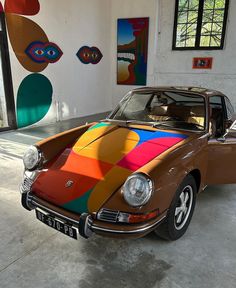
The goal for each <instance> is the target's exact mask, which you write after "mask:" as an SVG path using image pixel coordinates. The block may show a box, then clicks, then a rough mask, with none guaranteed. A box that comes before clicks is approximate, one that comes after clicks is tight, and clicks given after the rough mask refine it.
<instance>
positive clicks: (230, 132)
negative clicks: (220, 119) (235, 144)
mask: <svg viewBox="0 0 236 288" xmlns="http://www.w3.org/2000/svg"><path fill="white" fill-rule="evenodd" d="M228 123H229V122H228ZM226 124H227V123H226ZM227 136H228V137H232V138H236V120H235V121H234V122H233V123H232V122H231V126H229V128H228V129H227V130H226V133H225V135H224V137H227Z"/></svg>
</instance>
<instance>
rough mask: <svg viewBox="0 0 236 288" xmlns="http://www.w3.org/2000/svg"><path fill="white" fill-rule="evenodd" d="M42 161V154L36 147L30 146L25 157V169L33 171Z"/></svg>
mask: <svg viewBox="0 0 236 288" xmlns="http://www.w3.org/2000/svg"><path fill="white" fill-rule="evenodd" d="M40 160H41V153H40V152H39V150H38V149H37V148H36V147H35V146H30V147H29V149H28V150H27V151H26V152H25V155H24V157H23V162H24V165H25V169H27V170H33V169H34V168H36V167H37V166H38V164H39V162H40Z"/></svg>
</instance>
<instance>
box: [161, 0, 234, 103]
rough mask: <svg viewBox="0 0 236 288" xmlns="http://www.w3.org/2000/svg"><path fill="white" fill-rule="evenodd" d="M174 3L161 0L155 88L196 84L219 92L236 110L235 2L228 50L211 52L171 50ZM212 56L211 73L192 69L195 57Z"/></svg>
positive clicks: (230, 24)
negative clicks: (223, 94) (225, 96)
mask: <svg viewBox="0 0 236 288" xmlns="http://www.w3.org/2000/svg"><path fill="white" fill-rule="evenodd" d="M174 11H175V1H173V0H160V1H159V12H158V17H159V18H160V22H159V23H161V24H160V26H159V32H160V33H159V37H158V45H157V55H156V58H155V85H180V86H182V85H194V86H202V87H207V88H212V89H217V90H220V91H222V92H223V93H225V94H226V95H228V96H229V97H230V98H231V100H232V102H233V103H234V106H235V107H236V33H235V27H236V18H235V15H236V1H234V0H233V1H230V8H229V18H228V26H227V34H226V41H225V47H224V49H223V50H215V51H214V50H212V51H172V36H173V25H174ZM208 56H210V57H213V58H214V60H213V61H214V62H213V69H212V70H193V69H192V58H193V57H208Z"/></svg>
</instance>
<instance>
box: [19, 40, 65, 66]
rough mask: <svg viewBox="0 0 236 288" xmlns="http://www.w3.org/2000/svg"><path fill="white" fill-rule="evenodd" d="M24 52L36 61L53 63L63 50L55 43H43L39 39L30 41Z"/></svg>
mask: <svg viewBox="0 0 236 288" xmlns="http://www.w3.org/2000/svg"><path fill="white" fill-rule="evenodd" d="M25 53H26V54H27V55H28V56H29V57H30V58H31V60H33V61H34V62H37V63H55V62H57V61H58V60H59V59H60V58H61V56H62V54H63V52H62V51H61V49H60V48H59V47H58V46H57V45H56V44H55V43H51V42H47V43H43V42H40V41H35V42H32V43H31V44H30V45H29V46H28V47H27V48H26V50H25Z"/></svg>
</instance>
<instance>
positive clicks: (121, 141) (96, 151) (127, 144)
mask: <svg viewBox="0 0 236 288" xmlns="http://www.w3.org/2000/svg"><path fill="white" fill-rule="evenodd" d="M96 130H98V129H95V131H96ZM92 131H93V130H92ZM92 136H93V135H92ZM93 137H94V136H93ZM138 141H139V135H138V134H137V133H136V132H133V131H131V130H129V129H126V128H118V129H116V130H114V131H112V132H111V133H108V134H106V135H105V136H103V137H101V138H99V139H98V140H96V141H95V142H92V143H91V144H90V145H88V146H87V147H85V148H84V149H82V150H80V151H79V153H78V154H79V155H81V156H85V157H90V158H93V159H97V160H100V161H103V162H106V163H110V164H116V163H117V162H118V161H120V160H121V159H122V158H123V157H124V156H125V155H127V154H128V153H129V152H130V151H132V150H133V149H134V148H135V146H136V145H137V143H138Z"/></svg>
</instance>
